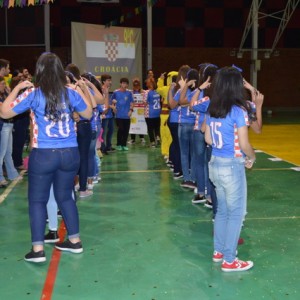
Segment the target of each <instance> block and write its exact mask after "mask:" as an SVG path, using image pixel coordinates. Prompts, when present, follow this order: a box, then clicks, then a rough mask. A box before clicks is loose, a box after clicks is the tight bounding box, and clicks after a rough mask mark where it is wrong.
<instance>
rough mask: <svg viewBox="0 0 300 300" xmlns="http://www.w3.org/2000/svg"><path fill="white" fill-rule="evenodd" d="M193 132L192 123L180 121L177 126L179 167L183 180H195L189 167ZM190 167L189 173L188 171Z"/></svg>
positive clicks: (191, 155) (191, 158)
mask: <svg viewBox="0 0 300 300" xmlns="http://www.w3.org/2000/svg"><path fill="white" fill-rule="evenodd" d="M193 133H194V124H188V123H181V124H179V128H178V136H179V144H180V157H181V167H182V173H183V180H184V181H196V179H195V174H194V173H193V169H192V168H191V161H192V160H193ZM190 169H191V173H190Z"/></svg>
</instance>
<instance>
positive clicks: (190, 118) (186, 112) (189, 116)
mask: <svg viewBox="0 0 300 300" xmlns="http://www.w3.org/2000/svg"><path fill="white" fill-rule="evenodd" d="M180 93H181V90H178V91H177V93H176V94H175V96H174V100H175V101H176V102H179V99H180ZM191 93H192V91H191V90H190V89H188V90H187V92H186V97H187V99H188V101H189V102H190V101H191V97H190V94H191ZM180 107H181V109H180V114H179V122H178V123H187V124H194V123H195V119H196V113H194V112H192V111H191V110H190V107H189V105H188V104H187V105H181V106H180Z"/></svg>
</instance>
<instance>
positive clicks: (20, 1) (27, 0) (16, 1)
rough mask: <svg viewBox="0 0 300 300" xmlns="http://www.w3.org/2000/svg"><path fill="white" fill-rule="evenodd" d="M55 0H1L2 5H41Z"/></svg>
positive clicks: (9, 6)
mask: <svg viewBox="0 0 300 300" xmlns="http://www.w3.org/2000/svg"><path fill="white" fill-rule="evenodd" d="M50 2H52V3H53V2H54V0H0V7H7V8H11V7H25V6H30V5H41V4H48V3H50Z"/></svg>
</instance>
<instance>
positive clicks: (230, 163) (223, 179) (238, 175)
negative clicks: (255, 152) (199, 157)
mask: <svg viewBox="0 0 300 300" xmlns="http://www.w3.org/2000/svg"><path fill="white" fill-rule="evenodd" d="M209 177H210V179H211V181H212V182H213V184H214V185H215V187H216V193H217V199H218V209H217V214H216V217H215V223H214V250H216V251H218V252H221V253H223V255H224V260H226V261H227V262H228V263H231V262H233V260H234V259H235V257H236V248H237V245H238V239H239V236H240V232H241V227H242V222H243V218H244V213H245V207H246V200H247V181H246V174H245V160H244V158H223V157H217V156H212V158H211V160H210V162H209Z"/></svg>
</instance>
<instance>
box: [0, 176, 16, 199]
mask: <svg viewBox="0 0 300 300" xmlns="http://www.w3.org/2000/svg"><path fill="white" fill-rule="evenodd" d="M18 182H19V180H13V181H12V182H11V183H10V184H9V185H8V186H7V188H6V189H5V190H4V192H3V193H2V194H1V196H0V204H1V203H2V202H3V201H4V200H5V199H6V197H7V196H8V195H9V193H10V192H11V191H12V189H13V188H14V187H15V185H16V184H17V183H18Z"/></svg>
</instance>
